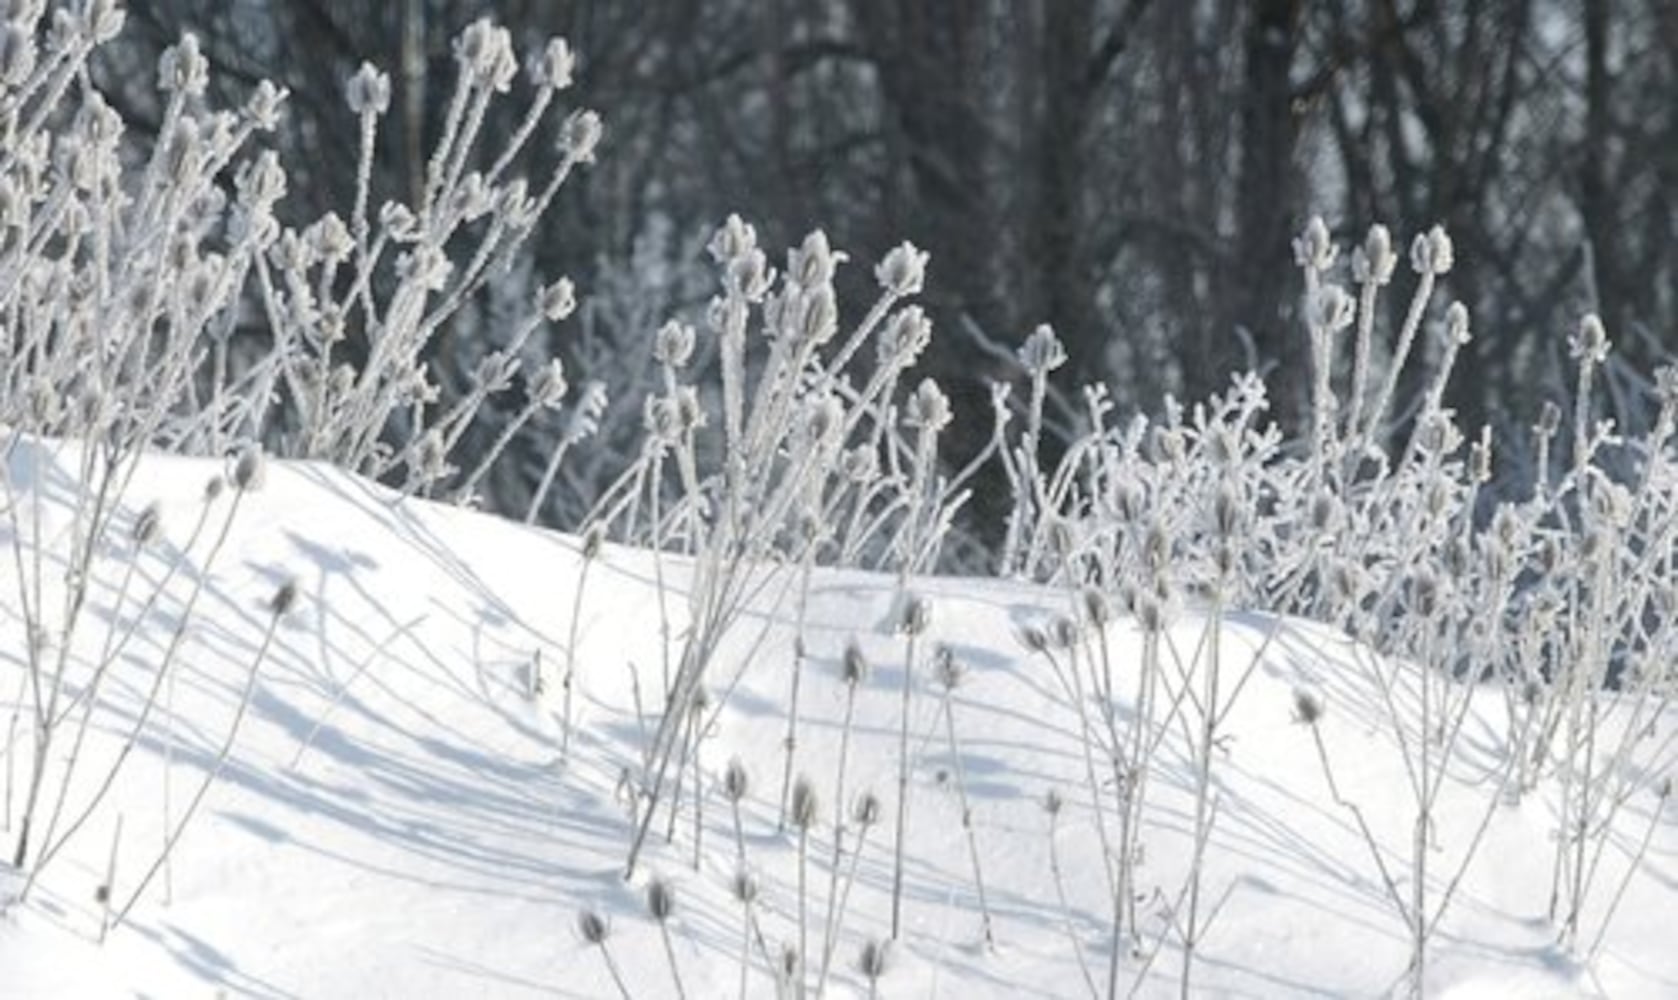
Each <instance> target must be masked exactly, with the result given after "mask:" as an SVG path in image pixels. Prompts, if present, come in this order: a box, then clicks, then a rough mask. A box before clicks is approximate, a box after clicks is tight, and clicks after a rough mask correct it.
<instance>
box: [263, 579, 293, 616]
mask: <svg viewBox="0 0 1678 1000" xmlns="http://www.w3.org/2000/svg"><path fill="white" fill-rule="evenodd" d="M297 598H298V591H297V580H296V579H295V578H291V577H288V578H287V579H286V580H285V581H284V582H283V583H281V584H280V586H279V588H278V589H276V590H275V591H274V596H273V597H271V598H269V599H268V609H269V610H270V611H272V612H273V613H274V617H275V618H284V617H285V616H286V615H288V614H290V613H291V612H292V609H294V608H296V607H297Z"/></svg>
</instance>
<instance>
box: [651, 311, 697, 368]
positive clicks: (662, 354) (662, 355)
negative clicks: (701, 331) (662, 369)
mask: <svg viewBox="0 0 1678 1000" xmlns="http://www.w3.org/2000/svg"><path fill="white" fill-rule="evenodd" d="M693 342H694V332H693V327H692V326H689V325H688V324H686V323H680V322H677V321H676V320H673V319H672V320H667V321H666V322H665V324H664V325H663V326H661V327H659V328H658V333H657V334H656V335H654V337H653V357H655V358H657V359H658V361H659V363H660V364H664V365H669V366H670V367H671V368H682V367H685V366H686V365H687V363H688V360H689V359H691V358H692V357H693Z"/></svg>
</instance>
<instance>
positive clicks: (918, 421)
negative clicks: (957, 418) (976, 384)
mask: <svg viewBox="0 0 1678 1000" xmlns="http://www.w3.org/2000/svg"><path fill="white" fill-rule="evenodd" d="M950 418H951V412H950V399H949V397H948V396H946V395H944V391H943V390H942V389H940V388H938V383H937V382H934V381H933V380H932V379H930V378H924V379H921V384H920V385H918V386H916V387H915V392H914V394H913V395H911V396H910V397H909V402H908V404H907V405H906V406H905V408H904V422H906V423H907V424H908V425H909V426H910V427H915V428H918V429H919V430H921V431H922V432H924V433H929V434H936V433H938V432H939V431H941V430H943V429H944V428H945V427H948V426H949V424H950Z"/></svg>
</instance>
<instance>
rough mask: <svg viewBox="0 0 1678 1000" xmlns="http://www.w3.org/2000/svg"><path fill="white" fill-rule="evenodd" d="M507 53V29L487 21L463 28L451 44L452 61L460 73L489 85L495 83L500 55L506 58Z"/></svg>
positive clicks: (509, 38) (510, 46)
mask: <svg viewBox="0 0 1678 1000" xmlns="http://www.w3.org/2000/svg"><path fill="white" fill-rule="evenodd" d="M511 49H512V39H511V37H510V36H509V35H508V34H507V29H505V28H501V27H497V26H496V25H495V23H494V22H493V21H491V20H490V19H489V18H487V17H480V18H478V19H477V20H476V21H473V22H472V23H471V24H469V25H467V26H466V28H465V30H463V31H462V32H461V33H460V35H459V36H458V37H456V38H455V40H454V57H455V60H456V61H457V62H459V63H460V68H461V72H463V73H467V74H470V75H471V76H473V77H475V78H476V79H477V80H478V82H480V83H489V84H491V85H495V84H496V83H498V78H499V74H500V72H501V60H502V57H503V54H510V52H511ZM496 89H498V90H500V89H505V87H504V86H497V87H496Z"/></svg>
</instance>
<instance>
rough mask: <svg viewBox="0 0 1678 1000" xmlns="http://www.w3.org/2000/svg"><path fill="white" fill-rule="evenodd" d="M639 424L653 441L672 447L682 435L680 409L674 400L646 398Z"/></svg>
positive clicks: (656, 397)
mask: <svg viewBox="0 0 1678 1000" xmlns="http://www.w3.org/2000/svg"><path fill="white" fill-rule="evenodd" d="M641 424H642V426H643V427H644V428H645V429H646V431H647V433H648V434H649V435H651V436H652V437H653V438H654V439H655V440H657V441H659V442H661V443H663V444H665V445H673V444H675V443H676V441H677V439H678V438H680V437H681V435H682V413H681V409H680V408H679V407H678V406H677V404H676V402H675V401H674V400H671V399H667V398H665V397H663V396H648V397H647V401H646V403H645V404H644V405H643V407H642V411H641Z"/></svg>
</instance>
